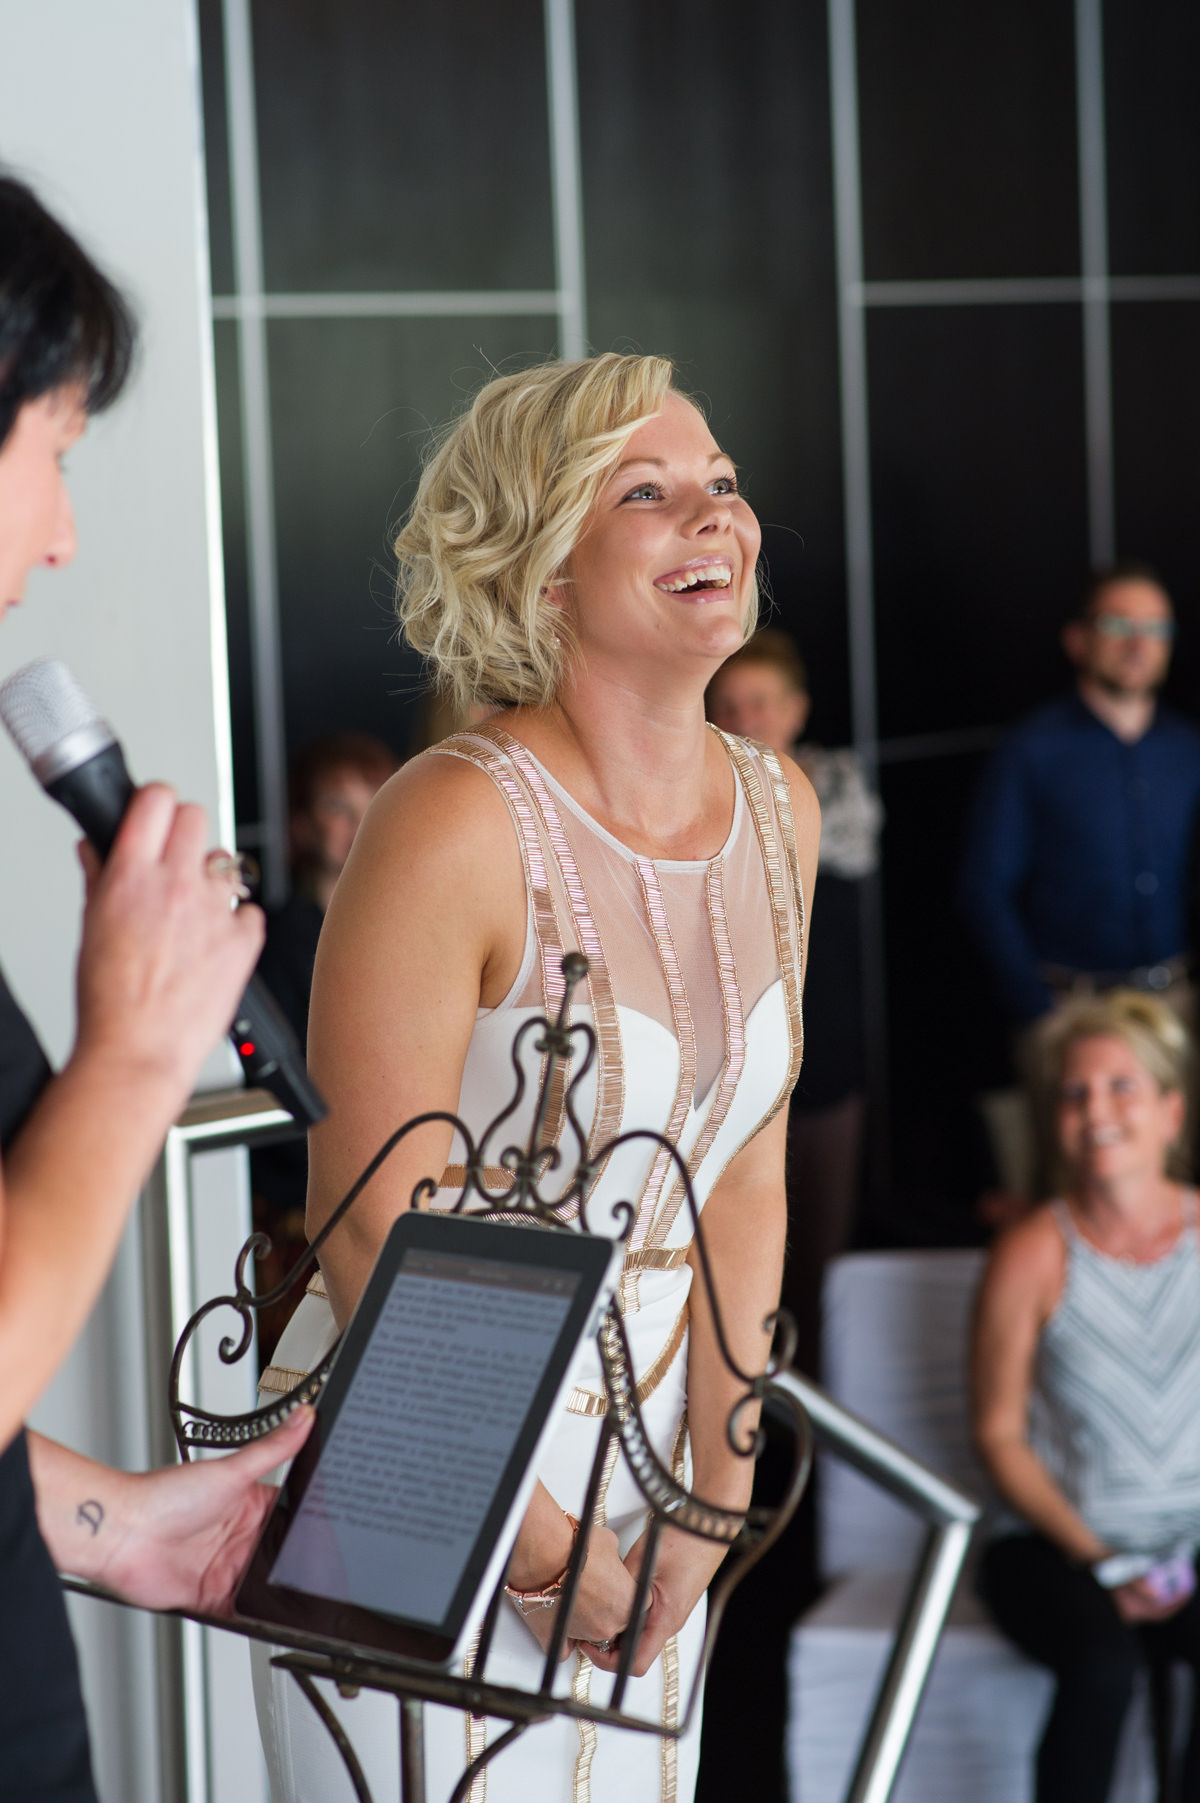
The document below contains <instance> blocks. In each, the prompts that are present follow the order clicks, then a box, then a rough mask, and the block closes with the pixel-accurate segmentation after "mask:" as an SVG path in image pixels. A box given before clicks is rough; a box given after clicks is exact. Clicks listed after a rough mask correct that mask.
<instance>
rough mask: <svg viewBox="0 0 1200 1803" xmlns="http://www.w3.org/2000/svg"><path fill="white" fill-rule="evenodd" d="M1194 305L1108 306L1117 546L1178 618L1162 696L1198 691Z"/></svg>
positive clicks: (1197, 309) (1184, 696)
mask: <svg viewBox="0 0 1200 1803" xmlns="http://www.w3.org/2000/svg"><path fill="white" fill-rule="evenodd" d="M1198 342H1200V303H1196V302H1192V303H1187V302H1175V301H1169V302H1164V301H1156V302H1153V303H1147V304H1145V305H1136V304H1133V303H1130V302H1124V303H1122V305H1120V306H1117V307H1114V308H1113V310H1112V357H1113V416H1114V424H1115V435H1116V452H1117V454H1116V491H1117V549H1118V552H1119V553H1120V555H1121V556H1122V557H1136V558H1145V559H1147V560H1148V561H1149V562H1150V563H1151V564H1153V566H1154V567H1155V569H1157V570H1158V571H1159V572H1160V574H1161V575H1162V578H1163V580H1164V582H1165V583H1166V585H1167V588H1168V589H1169V591H1170V593H1171V596H1172V598H1173V600H1174V602H1175V608H1176V611H1177V613H1178V615H1179V628H1180V630H1179V639H1178V643H1177V645H1176V650H1175V656H1174V659H1173V667H1172V670H1171V676H1170V679H1169V681H1168V684H1167V694H1168V695H1169V696H1170V697H1172V698H1173V699H1174V700H1175V702H1176V703H1177V705H1178V706H1180V707H1183V708H1185V709H1186V710H1187V711H1188V712H1189V713H1192V714H1194V713H1195V711H1196V701H1197V697H1198V696H1200V542H1198V541H1197V537H1196V515H1197V503H1198V501H1200V496H1198V495H1197V443H1196V421H1197V419H1198V418H1200V361H1198V360H1197V357H1196V345H1197V343H1198Z"/></svg>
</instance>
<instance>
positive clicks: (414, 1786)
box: [400, 1697, 425, 1803]
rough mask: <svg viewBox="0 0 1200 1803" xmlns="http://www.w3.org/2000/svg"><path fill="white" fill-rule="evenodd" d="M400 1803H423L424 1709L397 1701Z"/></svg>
mask: <svg viewBox="0 0 1200 1803" xmlns="http://www.w3.org/2000/svg"><path fill="white" fill-rule="evenodd" d="M400 1803H425V1705H424V1703H422V1702H421V1701H420V1699H419V1698H417V1697H401V1699H400Z"/></svg>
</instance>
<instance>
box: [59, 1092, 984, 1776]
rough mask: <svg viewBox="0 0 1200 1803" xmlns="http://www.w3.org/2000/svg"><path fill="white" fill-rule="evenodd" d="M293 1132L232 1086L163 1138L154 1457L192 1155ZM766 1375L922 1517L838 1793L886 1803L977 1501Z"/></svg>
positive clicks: (156, 1199)
mask: <svg viewBox="0 0 1200 1803" xmlns="http://www.w3.org/2000/svg"><path fill="white" fill-rule="evenodd" d="M297 1133H298V1129H297V1128H296V1125H295V1123H294V1122H293V1121H292V1119H291V1117H290V1116H289V1115H288V1114H287V1113H286V1112H285V1111H284V1110H283V1109H282V1108H280V1107H279V1105H278V1103H277V1102H276V1101H275V1099H274V1097H272V1096H270V1095H269V1094H268V1093H267V1092H266V1091H263V1090H234V1091H228V1092H221V1093H218V1094H211V1095H206V1096H202V1097H198V1098H197V1099H196V1100H195V1101H194V1102H193V1103H192V1104H191V1105H190V1107H189V1108H188V1109H187V1110H186V1112H185V1113H184V1115H183V1116H182V1117H181V1119H180V1120H179V1122H178V1123H177V1124H176V1126H175V1127H173V1128H172V1129H171V1132H170V1133H169V1134H168V1136H167V1141H166V1144H165V1146H164V1148H163V1152H162V1156H161V1158H160V1160H159V1163H158V1166H157V1167H156V1170H155V1172H154V1174H153V1176H152V1178H151V1182H150V1184H149V1186H148V1194H147V1196H146V1198H145V1205H144V1207H143V1210H142V1220H143V1228H142V1233H143V1254H144V1270H145V1274H146V1306H147V1346H148V1353H149V1363H150V1367H151V1369H150V1373H149V1381H150V1383H151V1386H152V1393H151V1399H150V1400H151V1409H152V1416H153V1419H154V1421H155V1435H156V1439H155V1443H154V1448H153V1450H154V1454H155V1457H156V1459H158V1460H160V1461H162V1462H167V1461H170V1460H171V1459H173V1458H174V1456H175V1447H174V1441H173V1437H172V1435H171V1429H170V1419H169V1413H168V1409H167V1371H168V1367H169V1364H170V1359H171V1354H172V1351H173V1349H174V1346H175V1343H176V1340H177V1338H178V1335H179V1333H180V1332H181V1331H182V1329H183V1326H184V1324H185V1323H186V1321H187V1320H188V1318H189V1316H190V1315H191V1313H192V1311H193V1309H194V1307H195V1290H194V1285H195V1268H194V1260H193V1253H192V1244H193V1237H192V1236H193V1219H192V1216H193V1186H192V1159H193V1158H194V1157H195V1156H196V1155H197V1154H198V1153H202V1152H206V1151H218V1150H222V1149H229V1148H235V1147H253V1146H260V1145H266V1144H270V1143H274V1142H278V1141H281V1140H284V1139H288V1138H292V1137H295V1136H296V1135H297ZM193 1376H194V1374H193ZM775 1382H776V1384H777V1385H778V1386H779V1387H781V1388H783V1389H784V1390H786V1391H787V1392H788V1393H789V1394H790V1395H791V1396H792V1397H793V1398H794V1400H795V1401H796V1402H798V1403H799V1405H800V1406H801V1407H802V1408H803V1410H804V1412H805V1413H806V1414H807V1416H808V1418H809V1420H810V1421H811V1423H812V1428H813V1432H814V1436H815V1438H816V1440H817V1442H818V1444H819V1445H821V1446H822V1447H824V1448H825V1449H826V1451H828V1452H829V1453H831V1454H833V1455H834V1456H835V1457H837V1458H840V1459H843V1460H844V1461H845V1462H846V1463H847V1464H849V1465H851V1466H853V1467H854V1469H855V1470H857V1471H858V1472H860V1473H861V1475H862V1476H863V1477H865V1478H866V1479H867V1480H868V1481H869V1482H870V1483H873V1484H875V1485H877V1486H878V1487H879V1488H880V1489H882V1490H885V1491H887V1492H888V1493H889V1494H890V1495H891V1496H893V1497H894V1498H896V1500H897V1501H899V1502H900V1503H901V1504H903V1505H904V1506H905V1507H907V1508H909V1509H910V1510H912V1512H913V1513H914V1514H916V1515H918V1516H919V1517H921V1518H922V1519H923V1520H924V1521H925V1522H926V1523H927V1524H928V1532H927V1535H926V1539H925V1544H924V1547H923V1549H922V1552H921V1555H920V1558H919V1559H918V1561H917V1564H916V1566H915V1568H914V1571H913V1574H912V1579H911V1582H910V1585H909V1590H908V1594H907V1597H906V1599H905V1602H904V1606H903V1609H902V1611H901V1615H900V1619H899V1621H898V1623H897V1626H896V1630H895V1634H894V1638H893V1643H892V1649H891V1653H890V1655H889V1658H888V1661H887V1665H886V1667H885V1670H884V1673H883V1677H882V1679H881V1681H880V1684H879V1689H878V1692H877V1694H876V1698H875V1702H874V1706H873V1708H872V1711H871V1715H870V1718H869V1721H868V1723H867V1727H866V1730H865V1732H864V1735H863V1738H862V1741H861V1744H860V1747H859V1752H858V1757H857V1759H856V1761H855V1765H854V1770H853V1775H852V1777H851V1781H850V1785H849V1788H848V1790H847V1792H846V1799H845V1803H887V1799H888V1798H889V1797H890V1796H891V1793H892V1790H893V1787H894V1785H895V1782H896V1779H897V1776H898V1774H899V1770H900V1765H901V1762H902V1760H903V1757H904V1753H905V1750H906V1747H907V1745H908V1740H909V1736H910V1734H911V1732H912V1727H913V1723H914V1721H915V1719H916V1714H917V1710H918V1708H919V1705H920V1701H921V1697H922V1694H923V1692H924V1687H925V1683H926V1680H927V1678H928V1676H929V1670H930V1666H931V1664H932V1661H933V1657H934V1653H935V1652H936V1649H937V1644H938V1640H939V1638H940V1636H941V1632H942V1629H943V1626H944V1624H945V1620H946V1615H947V1612H948V1610H949V1607H950V1603H951V1601H952V1598H953V1595H954V1590H955V1587H956V1585H957V1583H958V1579H959V1576H960V1574H961V1572H962V1567H963V1562H964V1560H965V1557H966V1553H967V1549H968V1546H969V1544H970V1540H971V1536H972V1533H973V1531H974V1527H975V1524H976V1523H977V1521H978V1519H979V1516H980V1513H981V1508H980V1504H979V1503H978V1502H977V1501H976V1500H975V1498H973V1497H972V1496H970V1495H968V1494H967V1493H966V1492H965V1491H963V1490H960V1489H959V1488H958V1487H957V1486H955V1485H954V1484H951V1483H949V1482H947V1481H946V1480H945V1479H944V1478H941V1477H939V1476H938V1475H937V1474H936V1473H935V1472H932V1471H930V1470H929V1469H928V1468H927V1467H926V1466H924V1465H922V1464H921V1463H920V1462H919V1461H918V1460H917V1459H914V1458H913V1457H912V1456H911V1455H910V1454H909V1453H907V1452H905V1451H904V1449H903V1448H902V1447H899V1446H897V1445H895V1444H894V1442H892V1441H891V1440H889V1439H888V1438H887V1437H886V1435H884V1434H881V1433H879V1432H878V1430H877V1429H875V1428H873V1427H871V1426H869V1425H868V1424H867V1423H866V1422H864V1421H862V1420H860V1419H859V1418H858V1417H857V1416H855V1415H852V1414H851V1413H850V1412H849V1410H847V1409H844V1408H842V1407H841V1405H840V1404H839V1403H837V1402H835V1401H834V1400H833V1398H832V1397H831V1396H829V1395H827V1394H826V1392H825V1391H823V1390H821V1389H820V1388H819V1387H818V1386H817V1385H816V1384H813V1383H811V1382H810V1381H809V1380H808V1379H807V1378H805V1377H802V1376H801V1375H800V1374H799V1373H798V1372H796V1371H786V1372H781V1373H780V1374H779V1375H778V1376H777V1378H776V1379H775ZM70 1587H71V1588H73V1589H78V1590H81V1591H83V1592H85V1593H91V1594H97V1592H95V1591H94V1590H93V1588H92V1587H91V1586H89V1585H86V1584H79V1583H76V1582H74V1581H70ZM161 1626H162V1630H163V1631H162V1633H161V1634H160V1636H159V1716H160V1735H161V1739H162V1744H163V1747H164V1752H165V1759H164V1785H163V1798H164V1803H203V1800H204V1799H206V1798H207V1796H208V1774H207V1758H206V1733H205V1719H204V1678H203V1649H202V1644H201V1638H200V1636H201V1628H200V1625H199V1624H198V1623H197V1622H195V1621H191V1620H172V1619H170V1618H168V1619H166V1620H164V1621H163V1622H162V1624H161Z"/></svg>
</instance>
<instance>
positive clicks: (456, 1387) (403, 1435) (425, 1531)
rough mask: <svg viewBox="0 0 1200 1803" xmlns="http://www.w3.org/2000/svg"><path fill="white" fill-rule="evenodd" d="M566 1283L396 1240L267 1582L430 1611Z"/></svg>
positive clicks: (430, 1619)
mask: <svg viewBox="0 0 1200 1803" xmlns="http://www.w3.org/2000/svg"><path fill="white" fill-rule="evenodd" d="M578 1287H579V1278H578V1276H575V1275H572V1274H571V1273H569V1272H556V1271H544V1270H539V1269H538V1268H537V1267H536V1266H531V1265H526V1264H521V1263H517V1262H512V1263H509V1262H507V1261H506V1262H505V1263H502V1264H501V1263H488V1264H484V1263H482V1262H481V1261H480V1260H478V1259H474V1260H473V1259H471V1258H470V1257H464V1256H460V1255H458V1254H455V1253H445V1252H415V1253H410V1254H409V1256H408V1258H407V1259H406V1260H405V1263H404V1265H403V1266H402V1268H401V1269H400V1270H399V1271H398V1272H397V1273H396V1276H395V1277H394V1278H393V1280H392V1285H391V1289H390V1292H389V1295H388V1298H387V1301H386V1303H385V1304H384V1306H383V1308H382V1310H381V1311H380V1313H379V1315H378V1317H377V1319H376V1321H375V1325H374V1328H373V1330H372V1333H371V1341H370V1345H369V1346H368V1347H367V1350H366V1353H365V1354H364V1356H363V1358H362V1360H361V1362H360V1364H359V1366H358V1369H357V1371H356V1372H355V1375H354V1379H353V1382H352V1383H351V1385H350V1388H349V1390H348V1392H347V1394H346V1396H345V1397H344V1399H343V1401H342V1406H341V1408H340V1409H339V1410H338V1415H337V1420H336V1421H335V1422H334V1425H333V1429H332V1432H331V1433H330V1436H329V1439H328V1442H327V1443H326V1445H325V1446H324V1448H323V1449H322V1454H321V1462H320V1465H319V1466H318V1468H317V1471H316V1473H315V1475H314V1476H313V1478H312V1480H311V1481H310V1483H309V1485H308V1488H307V1490H306V1491H305V1494H304V1500H303V1502H302V1503H301V1505H300V1508H299V1510H298V1511H297V1513H296V1516H295V1519H294V1520H293V1522H292V1525H291V1527H290V1529H289V1530H288V1534H287V1538H286V1539H285V1540H284V1543H283V1545H282V1547H281V1548H280V1550H279V1556H278V1558H277V1559H276V1560H275V1564H274V1566H273V1567H272V1570H271V1574H270V1580H269V1581H270V1582H271V1583H272V1584H287V1585H289V1586H290V1587H291V1588H292V1589H295V1590H306V1591H308V1592H310V1593H311V1594H313V1595H317V1596H325V1597H331V1598H334V1599H335V1600H336V1601H338V1602H345V1603H361V1604H362V1606H363V1607H364V1608H370V1609H381V1610H383V1611H384V1612H385V1613H386V1614H388V1615H399V1616H403V1617H405V1618H406V1619H407V1620H410V1621H419V1622H425V1623H428V1624H429V1625H430V1626H437V1625H439V1624H441V1623H442V1622H444V1621H445V1619H446V1616H447V1614H448V1612H449V1609H450V1605H451V1604H452V1603H453V1601H454V1596H455V1592H456V1591H457V1590H458V1587H459V1585H460V1584H461V1582H462V1579H463V1573H464V1571H465V1570H466V1566H467V1561H468V1559H469V1558H470V1555H471V1552H472V1550H473V1549H474V1546H475V1543H476V1541H477V1540H478V1538H479V1535H480V1532H481V1530H482V1528H483V1526H484V1523H485V1521H486V1520H487V1515H488V1511H489V1509H490V1508H491V1506H492V1503H493V1502H494V1500H495V1497H496V1493H497V1491H498V1490H499V1488H500V1483H501V1480H502V1479H503V1477H504V1473H505V1469H506V1467H507V1465H508V1462H509V1460H510V1459H511V1458H512V1454H513V1449H514V1447H515V1446H516V1444H517V1441H518V1438H519V1437H520V1433H521V1429H522V1428H523V1427H524V1425H525V1418H526V1416H527V1415H528V1413H529V1408H530V1405H531V1403H532V1402H533V1399H534V1397H535V1395H536V1394H537V1390H538V1386H539V1384H540V1383H541V1381H542V1378H543V1376H544V1374H545V1370H546V1365H547V1361H548V1360H549V1358H550V1355H551V1353H552V1352H553V1351H554V1347H555V1343H556V1341H557V1339H558V1335H559V1332H560V1330H561V1328H562V1325H563V1322H564V1321H565V1320H566V1318H567V1314H568V1312H569V1310H570V1306H571V1298H572V1296H573V1295H574V1293H575V1291H576V1289H577V1288H578Z"/></svg>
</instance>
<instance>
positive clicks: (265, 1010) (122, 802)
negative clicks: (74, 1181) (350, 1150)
mask: <svg viewBox="0 0 1200 1803" xmlns="http://www.w3.org/2000/svg"><path fill="white" fill-rule="evenodd" d="M45 787H46V793H47V795H51V796H53V798H54V800H55V801H57V802H58V803H59V804H60V806H62V807H64V808H66V810H67V812H68V814H70V815H71V816H72V817H73V818H74V819H75V820H77V821H78V823H79V825H80V826H81V827H82V828H83V830H84V833H85V834H86V835H87V837H88V839H89V840H90V841H91V843H92V844H93V845H94V846H95V848H96V850H97V851H98V852H99V854H100V856H101V857H102V858H107V856H108V854H109V852H110V851H111V850H112V846H113V840H114V839H115V838H116V836H117V829H118V828H119V826H120V824H121V821H122V820H123V819H124V817H125V810H126V808H127V807H128V806H129V803H130V801H131V799H132V797H133V793H134V785H133V778H132V777H131V776H130V774H129V770H128V767H127V766H126V763H125V757H124V754H123V752H122V750H121V747H120V745H119V744H118V743H117V741H116V740H115V739H114V740H113V741H112V742H111V744H109V745H106V746H105V747H104V749H103V751H98V752H97V753H96V754H95V756H94V757H90V758H88V759H87V761H86V762H85V763H82V764H77V765H76V766H75V768H74V769H73V770H69V771H68V772H67V773H66V775H65V776H60V777H57V778H56V779H55V780H54V781H52V782H48V783H47V784H46V785H45ZM229 1037H230V1039H231V1040H232V1042H233V1046H234V1050H235V1051H236V1052H237V1055H238V1057H239V1058H240V1059H241V1061H242V1069H243V1070H244V1071H245V1073H246V1081H247V1082H248V1083H249V1084H251V1085H252V1086H253V1087H255V1088H261V1089H269V1090H270V1091H271V1094H272V1095H273V1096H275V1097H276V1099H277V1100H278V1101H279V1102H281V1103H282V1105H283V1106H284V1108H286V1109H287V1111H288V1113H289V1114H290V1115H291V1116H292V1117H293V1119H294V1120H297V1121H301V1122H303V1123H304V1124H305V1125H306V1126H309V1127H315V1126H316V1124H317V1122H318V1121H323V1120H324V1119H325V1116H326V1115H327V1114H328V1113H329V1106H328V1103H327V1102H326V1101H325V1099H324V1097H323V1096H322V1095H321V1093H320V1091H319V1090H318V1089H317V1087H316V1085H315V1083H314V1082H313V1081H312V1078H311V1077H310V1076H309V1074H308V1070H307V1067H306V1066H305V1063H304V1054H303V1052H302V1051H301V1050H300V1045H299V1042H298V1040H297V1039H296V1035H295V1034H294V1033H293V1031H292V1027H291V1023H290V1021H289V1020H288V1019H287V1016H286V1015H285V1014H284V1012H283V1010H282V1009H281V1008H280V1006H279V1004H278V1002H277V1001H276V1000H275V998H274V996H273V995H272V994H271V992H270V990H269V989H268V988H267V986H266V984H265V983H264V982H263V981H262V979H261V978H260V977H251V979H250V982H249V984H248V985H247V987H246V993H245V994H244V995H243V997H242V999H241V1001H240V1002H239V1003H238V1011H237V1014H236V1016H235V1017H234V1022H233V1026H232V1027H231V1028H230V1030H229Z"/></svg>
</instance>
